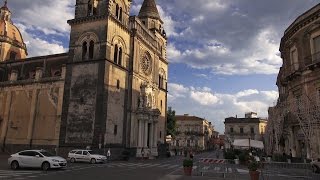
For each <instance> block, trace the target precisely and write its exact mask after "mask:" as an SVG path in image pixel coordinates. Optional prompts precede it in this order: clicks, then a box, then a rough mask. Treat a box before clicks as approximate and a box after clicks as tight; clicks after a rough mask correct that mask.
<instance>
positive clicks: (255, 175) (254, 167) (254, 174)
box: [248, 160, 259, 180]
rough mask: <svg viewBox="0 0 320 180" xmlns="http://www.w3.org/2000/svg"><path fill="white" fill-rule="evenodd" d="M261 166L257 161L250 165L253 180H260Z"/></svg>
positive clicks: (252, 161) (251, 162)
mask: <svg viewBox="0 0 320 180" xmlns="http://www.w3.org/2000/svg"><path fill="white" fill-rule="evenodd" d="M258 167H259V164H258V162H257V161H254V160H251V161H250V162H249V164H248V168H249V173H250V177H251V180H259V171H257V170H258Z"/></svg>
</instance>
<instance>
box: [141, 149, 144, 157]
mask: <svg viewBox="0 0 320 180" xmlns="http://www.w3.org/2000/svg"><path fill="white" fill-rule="evenodd" d="M141 155H142V160H143V159H144V149H143V148H142V149H141Z"/></svg>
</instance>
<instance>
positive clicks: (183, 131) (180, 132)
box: [171, 114, 214, 150]
mask: <svg viewBox="0 0 320 180" xmlns="http://www.w3.org/2000/svg"><path fill="white" fill-rule="evenodd" d="M175 118H176V136H175V137H174V139H173V141H172V146H171V148H172V149H177V150H184V149H189V150H208V149H209V148H210V147H211V145H212V144H211V138H213V132H214V127H213V125H212V124H211V122H209V121H208V120H206V119H203V118H200V117H196V116H189V115H188V114H185V115H176V116H175Z"/></svg>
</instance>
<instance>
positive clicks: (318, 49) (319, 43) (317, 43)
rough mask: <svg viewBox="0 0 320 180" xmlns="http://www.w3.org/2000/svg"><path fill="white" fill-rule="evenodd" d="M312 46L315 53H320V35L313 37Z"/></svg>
mask: <svg viewBox="0 0 320 180" xmlns="http://www.w3.org/2000/svg"><path fill="white" fill-rule="evenodd" d="M313 48H314V53H315V54H318V53H320V36H317V37H315V38H313Z"/></svg>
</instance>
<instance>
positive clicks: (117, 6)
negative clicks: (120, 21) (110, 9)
mask: <svg viewBox="0 0 320 180" xmlns="http://www.w3.org/2000/svg"><path fill="white" fill-rule="evenodd" d="M116 17H117V18H119V5H118V4H117V5H116Z"/></svg>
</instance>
